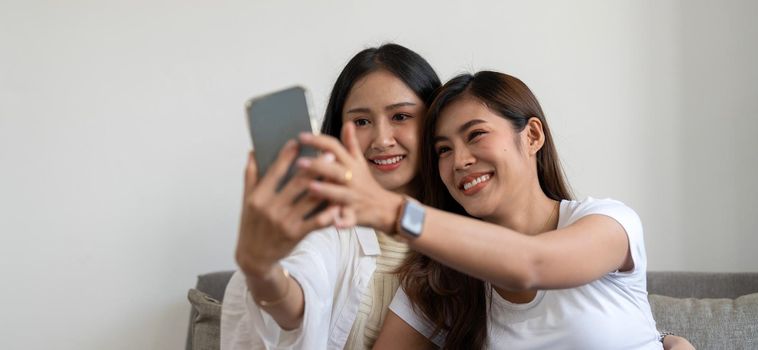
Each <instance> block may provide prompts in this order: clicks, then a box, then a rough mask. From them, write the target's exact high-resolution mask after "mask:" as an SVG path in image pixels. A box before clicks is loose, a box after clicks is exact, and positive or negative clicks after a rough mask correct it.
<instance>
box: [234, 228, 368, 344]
mask: <svg viewBox="0 0 758 350" xmlns="http://www.w3.org/2000/svg"><path fill="white" fill-rule="evenodd" d="M380 253H381V250H380V248H379V243H378V241H377V235H376V233H375V231H374V230H373V229H370V228H365V227H355V228H349V229H341V230H337V229H336V228H334V227H329V228H326V229H323V230H319V231H314V232H312V233H310V234H308V236H307V237H306V238H305V239H303V240H302V241H301V242H300V243H299V244H298V245H297V247H295V249H294V250H293V252H292V253H291V254H290V255H289V256H288V257H287V258H285V259H283V260H282V261H281V265H282V266H283V267H284V268H286V269H287V270H289V273H290V275H291V276H292V277H293V278H294V279H295V280H296V281H297V282H298V283H299V284H300V285H301V286H302V288H303V294H304V296H305V312H304V315H303V322H302V324H301V325H300V327H299V328H297V329H294V330H289V331H286V330H283V329H281V328H280V327H279V325H278V324H277V323H276V321H274V319H273V318H272V317H271V316H270V315H269V314H268V313H266V312H263V311H262V310H261V309H260V308H258V305H256V303H255V302H254V301H253V300H252V297H251V296H250V293H249V292H248V289H247V285H246V283H245V277H244V275H243V274H242V273H241V272H240V271H237V272H235V273H234V275H233V276H232V279H231V280H230V281H229V284H228V285H227V287H226V292H225V294H224V302H223V307H222V313H221V350H243V349H244V350H250V349H342V348H344V346H345V343H346V341H347V338H348V335H349V334H350V330H351V328H352V327H353V322H354V321H355V319H356V315H357V313H358V308H359V306H360V299H361V295H362V292H363V291H364V289H365V288H366V287H367V285H368V284H369V281H370V280H371V278H372V274H373V273H374V270H375V269H376V258H377V257H378V256H379V254H380Z"/></svg>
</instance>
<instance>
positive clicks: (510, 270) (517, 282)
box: [498, 254, 539, 292]
mask: <svg viewBox="0 0 758 350" xmlns="http://www.w3.org/2000/svg"><path fill="white" fill-rule="evenodd" d="M509 265H510V266H504V267H503V269H502V270H501V271H503V272H505V274H504V275H501V278H500V281H499V282H500V283H498V286H499V287H501V288H504V289H507V290H510V291H514V292H521V291H527V290H534V289H536V288H538V287H539V261H538V259H534V258H533V257H530V256H529V255H528V254H523V255H522V257H521V258H520V259H518V260H517V262H516V263H515V264H514V262H510V263H509Z"/></svg>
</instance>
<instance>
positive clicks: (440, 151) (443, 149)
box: [437, 146, 450, 157]
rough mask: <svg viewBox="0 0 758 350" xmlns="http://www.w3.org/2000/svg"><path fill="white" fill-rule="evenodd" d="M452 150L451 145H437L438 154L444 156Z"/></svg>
mask: <svg viewBox="0 0 758 350" xmlns="http://www.w3.org/2000/svg"><path fill="white" fill-rule="evenodd" d="M448 152H450V147H447V146H439V147H437V156H439V157H442V156H443V155H445V154H446V153H448Z"/></svg>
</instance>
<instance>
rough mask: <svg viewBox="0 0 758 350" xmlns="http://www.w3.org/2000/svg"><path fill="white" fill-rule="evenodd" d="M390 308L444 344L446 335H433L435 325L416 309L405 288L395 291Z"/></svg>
mask: <svg viewBox="0 0 758 350" xmlns="http://www.w3.org/2000/svg"><path fill="white" fill-rule="evenodd" d="M390 310H392V312H394V313H395V315H397V316H398V317H400V318H401V319H402V320H403V321H405V323H407V324H408V325H409V326H411V327H413V329H415V330H416V331H418V332H419V333H421V334H422V335H423V336H425V337H426V338H427V339H429V340H430V341H431V342H432V343H434V344H435V345H437V346H438V347H442V346H443V345H444V343H445V335H444V334H437V335H436V336H435V337H432V333H433V332H434V325H433V324H431V322H429V321H428V320H427V319H426V318H425V317H424V316H423V315H421V314H420V311H418V312H417V310H416V309H414V307H413V304H412V303H411V300H410V299H409V298H408V295H407V294H405V291H404V290H403V288H398V289H397V292H395V297H394V298H392V303H391V304H390Z"/></svg>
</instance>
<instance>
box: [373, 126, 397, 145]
mask: <svg viewBox="0 0 758 350" xmlns="http://www.w3.org/2000/svg"><path fill="white" fill-rule="evenodd" d="M375 125H376V127H374V137H373V139H372V140H371V147H372V148H373V149H375V150H377V151H385V150H387V149H390V148H392V147H394V146H395V145H396V144H397V140H395V133H394V129H393V128H392V126H391V125H389V123H386V122H383V121H380V122H378V123H376V124H375Z"/></svg>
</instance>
